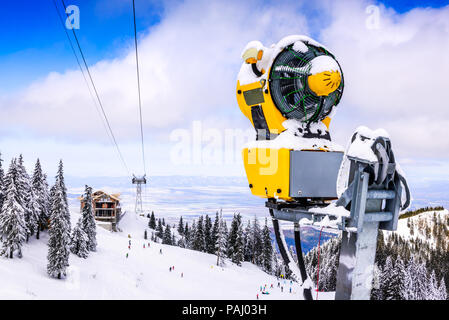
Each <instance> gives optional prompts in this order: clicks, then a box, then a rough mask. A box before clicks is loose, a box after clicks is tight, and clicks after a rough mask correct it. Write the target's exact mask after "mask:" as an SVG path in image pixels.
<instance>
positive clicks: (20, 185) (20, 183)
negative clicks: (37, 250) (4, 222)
mask: <svg viewBox="0 0 449 320" xmlns="http://www.w3.org/2000/svg"><path fill="white" fill-rule="evenodd" d="M16 164H17V173H18V174H17V180H16V187H17V191H18V192H19V199H17V200H18V202H19V203H20V204H21V206H22V207H23V209H24V217H25V226H26V231H27V233H26V242H28V239H29V237H30V236H32V235H33V234H34V233H35V232H36V229H37V223H38V220H37V218H38V212H36V211H35V209H36V208H35V207H34V206H33V204H32V203H31V202H32V199H31V183H30V182H31V181H30V177H29V175H28V173H27V171H26V169H25V166H24V164H23V156H22V155H20V156H19V159H18V160H17V163H16Z"/></svg>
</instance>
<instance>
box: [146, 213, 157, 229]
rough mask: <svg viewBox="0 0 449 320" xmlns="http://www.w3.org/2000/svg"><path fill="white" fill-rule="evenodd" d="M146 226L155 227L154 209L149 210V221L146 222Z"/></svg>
mask: <svg viewBox="0 0 449 320" xmlns="http://www.w3.org/2000/svg"><path fill="white" fill-rule="evenodd" d="M148 227H149V228H151V229H153V230H155V229H156V218H155V217H154V211H151V216H150V221H149V222H148Z"/></svg>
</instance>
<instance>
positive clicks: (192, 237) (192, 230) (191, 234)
mask: <svg viewBox="0 0 449 320" xmlns="http://www.w3.org/2000/svg"><path fill="white" fill-rule="evenodd" d="M195 235H196V222H195V220H193V222H192V226H191V227H190V232H189V242H188V247H189V248H190V249H192V250H195V249H193V246H194V245H193V243H194V241H195Z"/></svg>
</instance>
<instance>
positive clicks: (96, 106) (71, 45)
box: [53, 0, 114, 144]
mask: <svg viewBox="0 0 449 320" xmlns="http://www.w3.org/2000/svg"><path fill="white" fill-rule="evenodd" d="M53 4H54V6H55V9H56V13H57V14H58V17H59V21H60V22H61V25H62V28H63V29H64V32H65V35H66V37H67V39H68V40H69V43H70V48H71V49H72V52H73V55H74V56H75V59H76V62H77V64H78V67H79V69H80V71H81V74H82V76H83V79H84V83H85V84H86V86H87V89H88V90H89V95H90V97H91V99H92V103H93V105H94V106H95V110H96V111H97V113H98V116H99V117H100V120H101V123H102V125H103V128H104V129H105V130H106V135H107V136H108V139H109V142H111V144H114V142H113V140H112V138H111V135H110V133H109V131H108V128H107V127H106V123H105V120H104V118H103V116H102V114H101V111H100V108H99V106H98V104H97V101H96V100H95V97H94V95H93V93H92V89H91V88H90V85H89V82H88V81H87V78H86V75H85V73H84V70H83V67H82V66H81V63H80V61H79V58H78V55H77V54H76V51H75V47H74V46H73V42H72V39H71V38H70V36H69V33H68V32H67V28H65V26H64V20H63V19H62V16H61V14H60V13H59V10H58V6H57V4H56V0H53Z"/></svg>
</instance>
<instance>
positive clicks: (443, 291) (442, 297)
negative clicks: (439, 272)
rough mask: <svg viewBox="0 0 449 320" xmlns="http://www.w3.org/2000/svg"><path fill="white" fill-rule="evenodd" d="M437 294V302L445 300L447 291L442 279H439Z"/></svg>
mask: <svg viewBox="0 0 449 320" xmlns="http://www.w3.org/2000/svg"><path fill="white" fill-rule="evenodd" d="M438 293H439V296H438V300H447V290H446V283H445V282H444V278H441V281H440V286H439V287H438Z"/></svg>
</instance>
